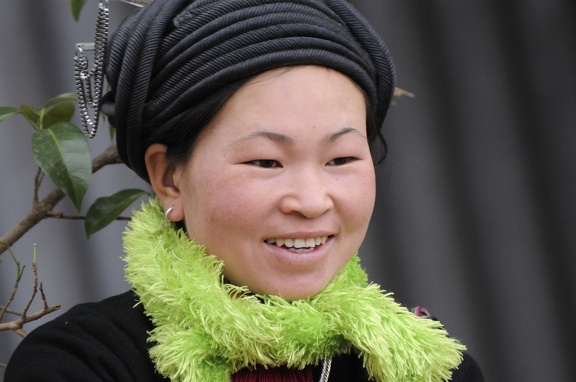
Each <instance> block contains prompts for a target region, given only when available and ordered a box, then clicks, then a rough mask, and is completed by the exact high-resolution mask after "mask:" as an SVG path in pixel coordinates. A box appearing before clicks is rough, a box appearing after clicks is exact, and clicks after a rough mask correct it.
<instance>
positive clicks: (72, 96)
mask: <svg viewBox="0 0 576 382" xmlns="http://www.w3.org/2000/svg"><path fill="white" fill-rule="evenodd" d="M76 99H77V97H76V93H63V94H60V95H57V96H56V97H54V98H50V99H49V100H48V101H46V103H45V104H44V107H45V108H48V107H50V106H54V105H56V104H57V103H60V102H64V101H76Z"/></svg>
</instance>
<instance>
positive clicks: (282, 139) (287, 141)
mask: <svg viewBox="0 0 576 382" xmlns="http://www.w3.org/2000/svg"><path fill="white" fill-rule="evenodd" d="M350 133H352V134H358V135H359V136H361V137H362V138H364V139H368V138H367V137H366V135H364V134H362V133H361V132H360V131H359V130H357V129H355V128H353V127H344V128H342V129H340V130H338V131H337V132H335V133H333V134H330V135H328V136H327V137H326V138H324V139H323V140H322V141H323V143H325V144H330V143H334V142H335V141H336V140H337V139H338V138H340V137H342V136H343V135H346V134H350ZM257 137H264V138H267V139H269V140H271V141H274V142H277V143H281V144H284V145H288V146H293V145H295V144H296V142H295V141H294V139H292V138H291V137H289V136H287V135H285V134H280V133H275V132H272V131H267V130H257V131H254V132H252V133H250V134H248V135H246V136H244V137H240V138H238V139H236V140H235V141H234V143H233V145H235V144H237V143H240V142H243V141H246V140H249V139H253V138H257Z"/></svg>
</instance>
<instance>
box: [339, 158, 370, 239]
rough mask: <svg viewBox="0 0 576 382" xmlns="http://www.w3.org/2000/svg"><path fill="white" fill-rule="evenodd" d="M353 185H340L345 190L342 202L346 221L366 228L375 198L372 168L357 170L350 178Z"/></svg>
mask: <svg viewBox="0 0 576 382" xmlns="http://www.w3.org/2000/svg"><path fill="white" fill-rule="evenodd" d="M348 184H353V185H354V187H342V188H343V189H344V190H346V192H345V193H344V195H343V196H342V199H341V200H342V203H343V204H344V205H345V206H346V209H345V210H346V215H347V217H346V218H347V219H346V220H347V223H348V224H349V225H350V226H355V227H358V228H361V229H363V230H366V229H367V227H368V223H369V222H370V218H371V216H372V212H373V211H374V203H375V199H376V180H375V175H374V170H373V168H371V167H369V168H366V169H364V170H363V171H362V172H359V173H358V174H357V176H355V177H354V178H353V179H351V180H350V183H348Z"/></svg>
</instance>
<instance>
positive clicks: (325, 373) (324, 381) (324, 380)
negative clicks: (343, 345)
mask: <svg viewBox="0 0 576 382" xmlns="http://www.w3.org/2000/svg"><path fill="white" fill-rule="evenodd" d="M331 368H332V358H330V359H326V358H324V362H322V374H321V375H320V379H319V380H318V382H328V378H329V377H330V369H331Z"/></svg>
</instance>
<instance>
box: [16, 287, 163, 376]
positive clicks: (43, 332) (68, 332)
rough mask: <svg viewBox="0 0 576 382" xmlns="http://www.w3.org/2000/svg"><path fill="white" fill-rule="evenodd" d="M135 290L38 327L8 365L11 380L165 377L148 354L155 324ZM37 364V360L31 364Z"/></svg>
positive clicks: (80, 306) (25, 340)
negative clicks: (139, 303)
mask: <svg viewBox="0 0 576 382" xmlns="http://www.w3.org/2000/svg"><path fill="white" fill-rule="evenodd" d="M136 304H137V300H136V298H135V295H134V294H133V293H132V292H126V293H124V294H121V295H118V296H114V297H111V298H108V299H106V300H103V301H101V302H97V303H88V304H81V305H77V306H75V307H73V308H72V309H70V310H69V311H68V312H66V313H64V314H63V315H61V316H60V317H58V318H56V319H54V320H53V321H50V322H48V323H46V324H44V325H42V326H40V327H39V328H38V329H36V330H34V331H32V332H31V333H30V334H29V335H28V336H27V337H26V338H25V339H24V340H23V341H22V343H21V344H20V345H19V346H18V348H17V349H16V351H15V352H14V354H13V355H12V358H11V359H10V361H9V363H8V368H7V369H6V375H5V379H6V381H7V382H10V381H42V380H44V378H46V375H49V376H50V380H62V381H65V380H83V381H102V380H121V381H155V380H162V379H161V378H159V376H158V375H157V374H156V373H155V372H154V367H153V365H152V362H151V361H150V358H149V356H148V345H147V343H146V339H147V331H148V330H150V329H151V324H150V322H149V320H148V319H147V317H146V316H145V315H144V313H143V310H142V308H141V307H139V306H137V305H136ZM31 365H33V366H32V367H31Z"/></svg>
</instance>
